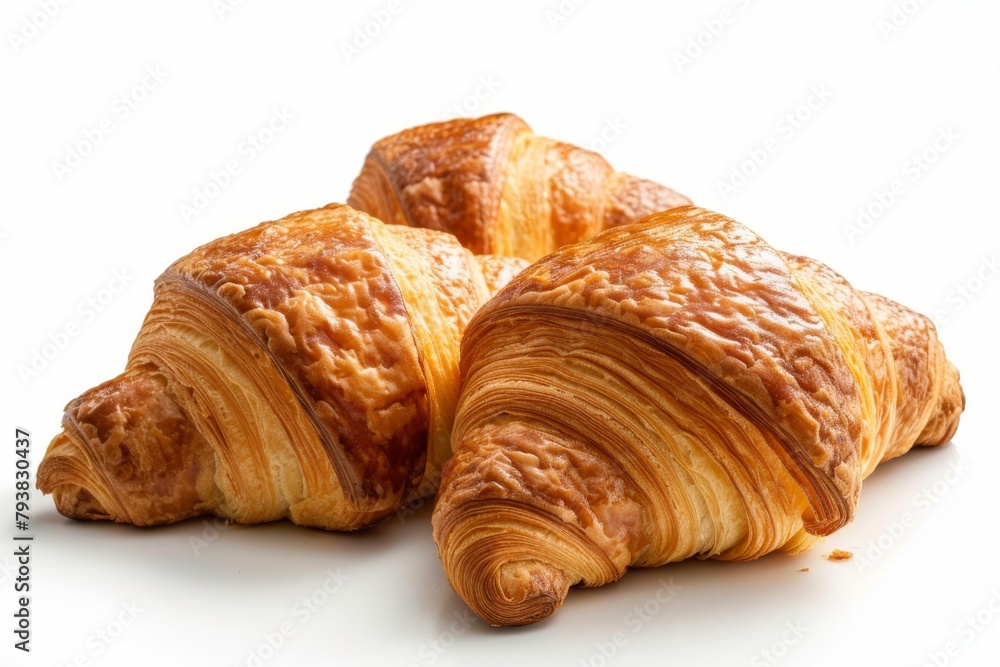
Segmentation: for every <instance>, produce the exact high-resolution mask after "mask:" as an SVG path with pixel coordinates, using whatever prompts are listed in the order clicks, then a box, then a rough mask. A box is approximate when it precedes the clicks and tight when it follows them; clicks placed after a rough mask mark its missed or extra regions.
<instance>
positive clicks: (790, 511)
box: [433, 207, 965, 625]
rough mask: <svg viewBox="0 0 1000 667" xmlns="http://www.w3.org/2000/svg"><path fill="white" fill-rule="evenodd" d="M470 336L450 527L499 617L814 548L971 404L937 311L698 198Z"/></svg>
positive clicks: (509, 296) (468, 591)
mask: <svg viewBox="0 0 1000 667" xmlns="http://www.w3.org/2000/svg"><path fill="white" fill-rule="evenodd" d="M461 347H462V349H461V368H460V372H461V381H462V392H461V396H460V399H459V405H458V412H457V415H456V421H455V427H454V430H453V435H452V437H453V444H454V449H455V453H454V455H453V457H452V458H451V460H450V461H449V462H448V463H447V465H446V466H445V468H444V471H443V473H442V481H441V488H440V491H439V495H438V501H437V505H436V507H435V510H434V514H433V531H434V539H435V542H436V544H437V547H438V550H439V554H440V556H441V560H442V563H443V565H444V569H445V572H446V574H447V577H448V579H449V581H450V582H451V585H452V587H453V588H454V589H455V591H456V592H457V593H458V594H459V596H461V597H462V598H463V599H464V600H465V601H466V603H468V605H469V606H470V607H471V608H472V610H473V611H475V612H476V613H477V614H479V616H481V617H482V618H483V619H485V620H486V621H488V622H490V623H492V624H494V625H517V624H526V623H532V622H535V621H538V620H541V619H543V618H545V617H547V616H548V615H550V614H551V613H552V612H553V611H554V610H555V609H556V608H557V607H559V605H560V604H561V603H562V601H563V599H564V598H565V596H566V594H567V589H568V588H569V587H570V586H573V585H576V584H580V585H583V586H600V585H602V584H605V583H608V582H612V581H615V580H616V579H618V578H619V577H621V576H622V574H623V573H624V572H625V570H626V568H628V567H630V566H643V567H652V566H658V565H662V564H664V563H669V562H674V561H679V560H681V559H684V558H688V557H691V556H698V557H701V558H718V559H724V560H749V559H754V558H758V557H759V556H762V555H763V554H766V553H768V552H770V551H774V550H779V549H780V550H785V551H788V552H792V553H795V552H799V551H802V550H804V549H806V548H808V547H809V546H811V545H812V544H813V543H814V542H815V541H816V540H817V539H818V536H823V535H829V534H830V533H832V532H833V531H835V530H837V529H838V528H840V527H841V526H843V525H845V524H846V523H847V522H849V521H850V520H851V519H852V517H853V515H854V511H855V507H856V506H857V501H858V493H859V491H860V488H861V480H862V478H864V477H865V476H867V475H868V474H870V473H871V472H872V470H874V469H875V466H876V465H878V463H879V462H881V461H885V460H887V459H890V458H893V457H895V456H899V455H901V454H903V453H905V452H906V451H907V450H909V449H910V448H911V447H912V446H913V445H915V444H920V445H936V444H941V443H944V442H947V441H948V440H949V439H950V438H951V437H952V435H953V434H954V433H955V430H956V428H957V427H958V421H959V415H960V414H961V412H962V410H963V408H964V403H965V398H964V395H963V393H962V389H961V387H960V385H959V375H958V372H957V370H956V369H955V367H954V366H952V365H951V363H949V362H948V361H947V359H946V358H945V355H944V351H943V348H942V346H941V344H940V343H939V341H938V339H937V336H936V334H935V330H934V327H933V325H932V324H931V322H930V321H929V320H928V319H927V318H925V317H923V316H921V315H918V314H916V313H914V312H913V311H910V310H908V309H907V308H905V307H903V306H901V305H899V304H897V303H894V302H893V301H890V300H889V299H886V298H884V297H881V296H878V295H876V294H869V293H865V292H860V291H857V290H855V289H854V288H853V287H851V285H850V284H849V283H848V282H847V281H846V280H844V279H843V278H842V277H840V276H839V275H838V274H837V273H835V272H834V271H833V270H831V269H829V268H828V267H826V266H825V265H824V264H822V263H820V262H817V261H815V260H812V259H808V258H806V257H798V256H794V255H787V254H782V253H780V252H778V251H776V250H774V249H773V248H771V247H770V246H769V245H768V244H767V243H765V242H764V241H763V240H762V239H760V238H759V237H758V236H756V235H755V234H754V233H753V232H751V231H750V230H749V229H747V228H746V227H744V226H742V225H741V224H739V223H738V222H735V221H733V220H731V219H729V218H726V217H724V216H722V215H719V214H717V213H713V212H711V211H707V210H703V209H699V208H694V207H686V208H679V209H674V210H672V211H667V212H663V213H658V214H654V215H651V216H648V217H646V218H643V219H642V220H640V221H638V222H636V223H634V224H632V225H627V226H623V227H618V228H615V229H611V230H608V231H605V232H603V233H601V234H599V235H597V236H596V237H595V238H593V239H592V240H590V241H587V242H584V243H580V244H577V245H572V246H567V247H565V248H562V249H561V250H559V251H557V252H555V253H554V254H552V255H551V256H549V257H546V258H545V259H542V260H541V261H539V262H537V263H535V264H533V265H532V266H531V267H529V268H528V269H527V270H525V271H524V272H522V273H521V274H519V275H518V276H517V277H516V278H515V279H514V280H512V281H511V283H510V284H508V285H507V286H506V287H505V288H504V289H502V290H501V291H500V292H499V293H498V294H497V295H496V296H495V297H494V298H493V299H491V300H490V301H489V302H488V303H487V304H486V305H485V306H484V307H483V308H482V309H481V310H480V311H479V312H478V313H477V314H476V315H475V316H474V317H473V319H472V322H471V323H470V324H469V327H468V329H467V330H466V334H465V337H464V338H463V341H462V346H461Z"/></svg>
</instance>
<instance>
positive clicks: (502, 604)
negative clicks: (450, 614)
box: [463, 561, 569, 627]
mask: <svg viewBox="0 0 1000 667" xmlns="http://www.w3.org/2000/svg"><path fill="white" fill-rule="evenodd" d="M488 570H489V571H488V572H486V573H484V574H485V578H484V580H483V585H484V587H485V588H486V589H487V594H486V595H475V596H467V597H466V596H463V597H466V602H468V603H469V606H470V607H472V610H473V611H474V612H476V614H477V615H479V617H480V618H482V619H483V620H484V621H486V622H487V623H489V624H490V625H493V626H494V627H500V626H510V625H528V624H531V623H537V622H539V621H542V620H544V619H546V618H548V617H549V616H551V615H552V613H553V612H554V611H555V610H556V609H558V608H559V607H560V606H561V605H562V603H563V600H565V599H566V594H567V592H568V591H569V580H568V579H567V577H566V575H565V574H564V573H563V572H562V571H561V570H557V569H553V568H550V567H548V566H545V565H543V564H542V563H538V562H526V561H515V562H508V563H503V564H496V565H494V566H493V567H488Z"/></svg>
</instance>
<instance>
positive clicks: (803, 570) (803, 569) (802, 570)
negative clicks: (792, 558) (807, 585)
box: [799, 567, 809, 572]
mask: <svg viewBox="0 0 1000 667" xmlns="http://www.w3.org/2000/svg"><path fill="white" fill-rule="evenodd" d="M808 571H809V568H808V567H804V568H802V569H801V570H799V572H808Z"/></svg>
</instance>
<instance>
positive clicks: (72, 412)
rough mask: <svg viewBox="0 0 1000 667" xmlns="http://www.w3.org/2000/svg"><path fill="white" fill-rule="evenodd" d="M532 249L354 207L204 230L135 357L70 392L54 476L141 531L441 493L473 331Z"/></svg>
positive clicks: (359, 517) (71, 508)
mask: <svg viewBox="0 0 1000 667" xmlns="http://www.w3.org/2000/svg"><path fill="white" fill-rule="evenodd" d="M524 264H525V262H523V261H521V260H516V259H513V258H500V257H474V256H473V255H472V254H471V253H470V252H469V251H467V250H466V249H464V248H462V247H461V246H460V245H459V244H458V242H457V241H456V240H455V239H454V238H453V237H451V236H449V235H447V234H442V233H439V232H435V231H431V230H425V229H411V228H406V227H399V226H390V225H384V224H382V223H380V222H379V221H378V220H375V219H373V218H371V217H369V216H368V215H366V214H364V213H361V212H358V211H355V210H353V209H351V208H348V207H346V206H342V205H329V206H326V207H324V208H321V209H317V210H312V211H303V212H300V213H294V214H292V215H289V216H288V217H286V218H283V219H281V220H278V221H275V222H268V223H264V224H261V225H259V226H257V227H254V228H252V229H249V230H246V231H244V232H240V233H238V234H234V235H231V236H227V237H224V238H221V239H218V240H216V241H213V242H211V243H209V244H207V245H204V246H202V247H200V248H198V249H197V250H195V251H194V252H192V253H191V254H189V255H187V256H186V257H184V258H182V259H180V260H178V261H177V262H175V263H174V264H173V265H171V266H170V267H169V268H168V269H167V270H166V272H164V273H163V275H161V276H160V278H159V279H158V280H157V281H156V284H155V289H154V301H153V305H152V307H151V309H150V311H149V313H148V315H147V316H146V319H145V321H144V323H143V325H142V329H141V330H140V332H139V335H138V337H137V338H136V341H135V343H134V345H133V347H132V350H131V352H130V354H129V358H128V364H127V367H126V369H125V372H124V373H122V374H121V375H119V376H118V377H116V378H114V379H113V380H110V381H108V382H105V383H104V384H101V385H99V386H97V387H95V388H93V389H90V390H89V391H87V392H85V393H84V394H83V395H82V396H80V397H79V398H77V399H75V400H73V401H71V402H70V403H69V405H68V406H67V407H66V411H65V416H64V419H63V430H62V432H61V433H59V434H58V435H57V436H56V437H55V438H54V439H53V441H52V443H51V444H50V445H49V448H48V450H47V452H46V454H45V457H44V459H43V461H42V463H41V465H40V466H39V470H38V487H39V488H40V489H41V490H42V491H43V492H44V493H51V494H53V496H54V500H55V503H56V507H57V508H58V510H59V512H60V513H62V514H63V515H65V516H67V517H72V518H76V519H108V520H114V521H120V522H127V523H132V524H135V525H140V526H146V525H151V524H161V523H168V522H173V521H178V520H180V519H184V518H187V517H191V516H195V515H199V514H215V515H218V516H220V517H225V518H228V519H231V520H233V521H236V522H240V523H257V522H262V521H271V520H274V519H279V518H283V517H287V518H289V519H291V520H292V521H293V522H295V523H298V524H303V525H308V526H316V527H320V528H327V529H344V530H349V529H354V528H359V527H362V526H365V525H368V524H370V523H372V522H374V521H377V520H378V519H380V518H383V517H385V516H386V515H388V514H390V513H392V512H393V511H394V510H395V509H396V508H398V507H400V506H401V505H403V504H404V503H406V502H408V501H409V500H411V499H412V498H414V497H415V496H416V495H417V494H424V495H427V494H429V493H432V492H433V491H434V487H435V486H436V480H437V477H438V474H439V471H440V468H441V465H442V463H443V462H444V460H445V459H446V458H447V456H448V455H449V454H450V453H451V451H450V432H451V425H452V420H453V418H454V411H455V404H456V401H457V398H458V384H457V380H458V356H457V355H458V345H459V340H460V337H461V334H462V332H463V330H464V328H465V326H466V324H467V323H468V321H469V318H470V317H471V315H472V314H473V312H475V310H476V309H477V308H478V307H479V306H480V305H481V304H482V303H484V302H485V301H486V299H487V298H488V297H489V296H490V294H492V293H493V292H494V291H496V290H497V289H498V288H499V287H500V286H501V285H502V284H503V283H505V282H506V281H507V280H509V279H510V278H511V277H512V276H513V275H514V273H516V271H517V270H519V269H520V268H523V266H524ZM428 480H429V481H430V484H429V485H428Z"/></svg>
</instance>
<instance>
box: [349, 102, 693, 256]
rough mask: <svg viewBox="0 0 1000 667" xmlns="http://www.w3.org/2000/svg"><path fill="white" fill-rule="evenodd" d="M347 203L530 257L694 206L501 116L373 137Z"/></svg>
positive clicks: (493, 250) (488, 250) (482, 247)
mask: <svg viewBox="0 0 1000 667" xmlns="http://www.w3.org/2000/svg"><path fill="white" fill-rule="evenodd" d="M347 203H348V204H349V205H351V206H353V207H354V208H357V209H359V210H362V211H366V212H368V213H370V214H371V215H373V216H375V217H376V218H378V219H380V220H383V221H385V222H390V223H394V224H402V225H411V226H414V227H426V228H429V229H439V230H441V231H445V232H450V233H452V234H454V235H455V236H457V237H458V240H459V241H461V243H462V245H464V246H465V247H466V248H469V249H470V250H472V251H473V252H475V253H479V254H495V255H513V256H515V257H523V258H524V259H527V260H530V261H534V260H536V259H538V258H539V257H542V256H543V255H547V254H548V253H550V252H552V251H553V250H555V249H556V248H559V247H560V246H563V245H566V244H567V243H577V242H579V241H584V240H586V239H588V238H590V237H591V236H593V235H594V234H596V233H597V232H599V231H601V230H602V229H607V228H609V227H615V226H617V225H621V224H625V223H628V222H632V221H634V220H636V219H637V218H640V217H642V216H643V215H646V214H649V213H653V212H656V211H663V210H666V209H669V208H673V207H675V206H684V205H687V204H690V203H691V202H690V200H688V198H687V197H685V196H683V195H681V194H678V193H677V192H674V191H673V190H671V189H670V188H667V187H664V186H662V185H659V184H657V183H653V182H652V181H647V180H644V179H641V178H636V177H634V176H629V175H628V174H623V173H620V172H615V170H614V169H612V168H611V165H609V164H608V163H607V161H606V160H605V159H604V158H603V157H601V156H600V155H598V154H597V153H594V152H591V151H588V150H585V149H583V148H579V147H577V146H572V145H570V144H564V143H561V142H558V141H555V140H553V139H547V138H545V137H540V136H538V135H536V134H535V133H534V132H532V131H531V128H529V127H528V125H527V124H526V123H525V122H524V121H523V120H521V119H520V118H518V117H517V116H515V115H513V114H508V113H505V114H496V115H492V116H484V117H482V118H475V119H470V118H460V119H455V120H450V121H445V122H442V123H433V124H430V125H423V126H420V127H414V128H411V129H408V130H404V131H403V132H400V133H399V134H395V135H392V136H390V137H386V138H384V139H382V140H380V141H379V142H377V143H376V144H375V146H374V147H373V148H372V150H371V153H369V155H368V158H367V160H366V161H365V164H364V167H363V168H362V170H361V174H360V175H359V176H358V178H357V180H355V182H354V187H353V189H352V191H351V195H350V197H349V198H348V200H347Z"/></svg>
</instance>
